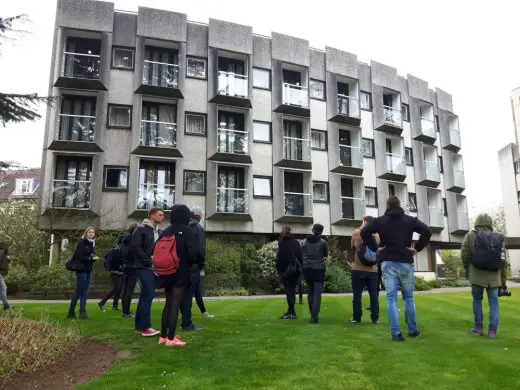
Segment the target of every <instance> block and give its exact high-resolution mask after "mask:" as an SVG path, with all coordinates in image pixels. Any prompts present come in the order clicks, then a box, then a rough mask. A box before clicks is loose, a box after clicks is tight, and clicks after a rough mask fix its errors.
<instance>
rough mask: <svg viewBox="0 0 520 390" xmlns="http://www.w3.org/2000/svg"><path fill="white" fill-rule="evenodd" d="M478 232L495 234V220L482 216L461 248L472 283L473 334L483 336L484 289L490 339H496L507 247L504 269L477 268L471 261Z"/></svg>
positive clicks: (463, 260)
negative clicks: (500, 290)
mask: <svg viewBox="0 0 520 390" xmlns="http://www.w3.org/2000/svg"><path fill="white" fill-rule="evenodd" d="M476 231H486V232H493V219H492V218H491V217H490V216H489V215H487V214H480V215H479V216H478V217H477V219H476V220H475V230H474V231H471V232H469V233H467V234H466V236H465V237H464V241H463V242H462V248H461V259H462V263H463V264H464V268H465V269H466V273H467V274H468V277H469V281H470V283H471V293H472V296H473V314H474V316H475V326H474V327H473V328H472V329H471V333H473V334H475V335H477V336H482V335H483V330H482V328H483V313H482V298H483V295H484V289H485V290H486V292H487V296H488V302H489V332H488V336H489V337H490V338H496V335H497V328H498V316H499V308H498V290H499V288H500V286H502V285H505V277H506V275H505V247H504V246H503V247H502V264H503V265H502V268H501V269H500V270H498V271H488V270H483V269H479V268H476V267H475V266H474V265H473V264H472V261H471V258H472V256H473V254H474V252H475V242H476Z"/></svg>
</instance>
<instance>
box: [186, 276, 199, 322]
mask: <svg viewBox="0 0 520 390" xmlns="http://www.w3.org/2000/svg"><path fill="white" fill-rule="evenodd" d="M189 272H190V276H189V280H188V283H187V284H186V287H185V288H184V298H183V299H182V304H181V313H182V327H183V328H187V327H189V326H192V325H193V321H192V320H191V309H192V306H193V296H194V295H195V291H196V290H197V289H198V288H199V284H200V268H199V267H198V266H193V267H192V268H190V271H189Z"/></svg>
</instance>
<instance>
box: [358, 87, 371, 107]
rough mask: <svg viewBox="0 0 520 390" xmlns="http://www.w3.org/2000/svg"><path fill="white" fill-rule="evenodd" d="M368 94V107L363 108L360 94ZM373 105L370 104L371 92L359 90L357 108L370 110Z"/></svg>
mask: <svg viewBox="0 0 520 390" xmlns="http://www.w3.org/2000/svg"><path fill="white" fill-rule="evenodd" d="M363 93H364V94H365V95H368V108H363V107H362V105H361V94H363ZM373 107H374V105H373V104H372V92H367V91H359V108H360V109H361V110H363V111H370V112H372V110H373Z"/></svg>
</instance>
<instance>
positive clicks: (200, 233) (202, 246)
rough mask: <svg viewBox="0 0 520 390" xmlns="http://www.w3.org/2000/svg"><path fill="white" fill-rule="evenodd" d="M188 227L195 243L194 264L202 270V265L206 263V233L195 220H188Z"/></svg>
mask: <svg viewBox="0 0 520 390" xmlns="http://www.w3.org/2000/svg"><path fill="white" fill-rule="evenodd" d="M189 226H190V229H191V231H192V232H193V236H194V237H195V241H197V260H196V263H197V264H198V265H199V267H200V268H204V263H205V261H206V232H204V228H203V227H202V226H200V222H199V220H198V219H196V218H190V223H189Z"/></svg>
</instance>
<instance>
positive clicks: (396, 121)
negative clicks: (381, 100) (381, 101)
mask: <svg viewBox="0 0 520 390" xmlns="http://www.w3.org/2000/svg"><path fill="white" fill-rule="evenodd" d="M383 113H384V117H385V123H386V124H389V125H392V126H395V127H403V119H402V114H401V110H400V109H398V108H394V107H390V106H383Z"/></svg>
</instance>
